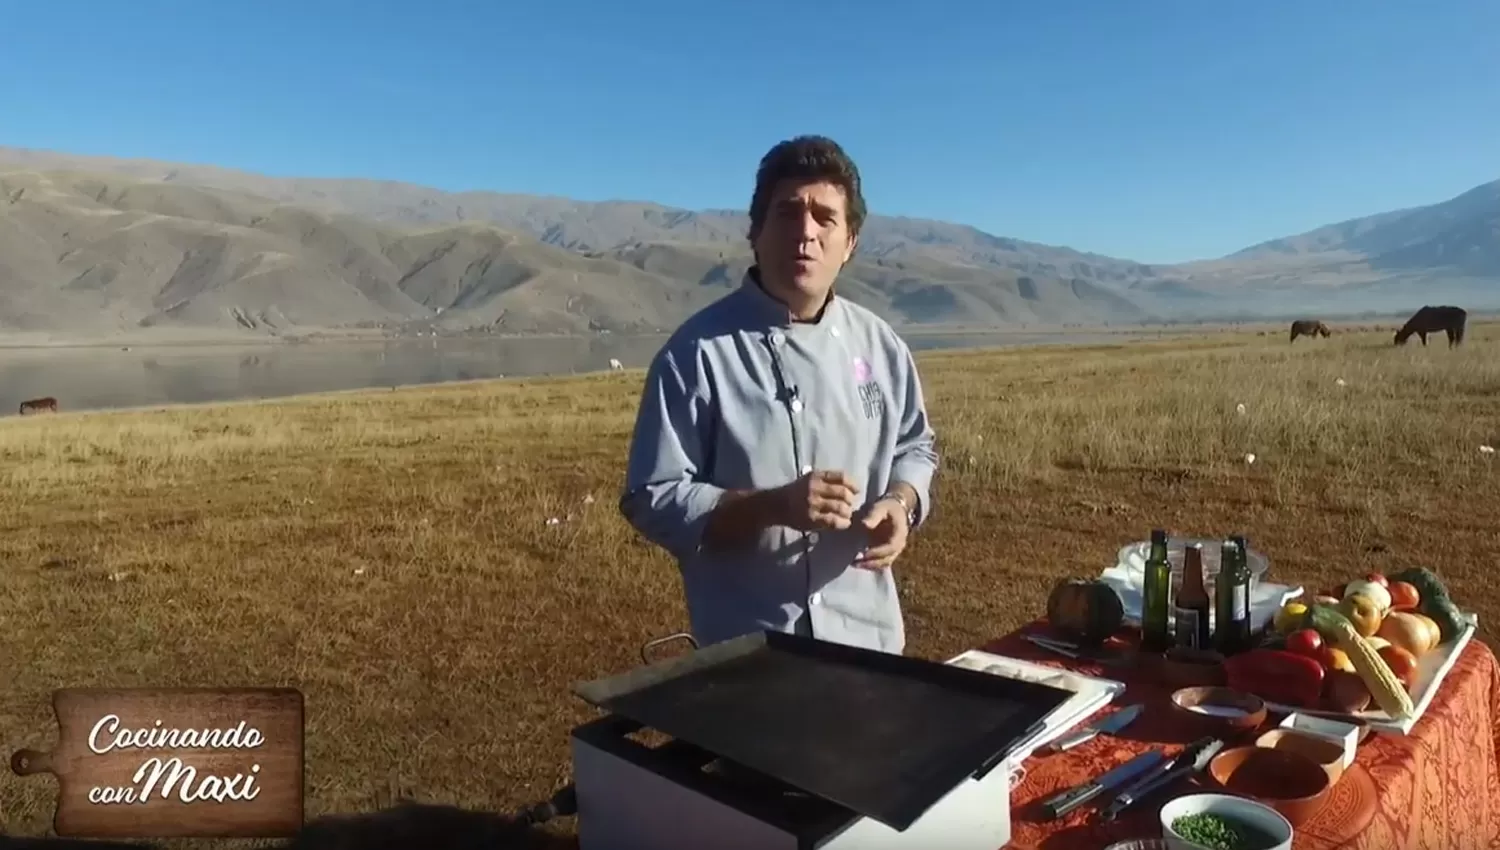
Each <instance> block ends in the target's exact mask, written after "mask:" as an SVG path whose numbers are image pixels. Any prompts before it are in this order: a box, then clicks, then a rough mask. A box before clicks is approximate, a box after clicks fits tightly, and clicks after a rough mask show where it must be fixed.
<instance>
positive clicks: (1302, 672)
mask: <svg viewBox="0 0 1500 850" xmlns="http://www.w3.org/2000/svg"><path fill="white" fill-rule="evenodd" d="M1224 672H1225V673H1226V674H1228V678H1229V687H1231V688H1233V689H1235V690H1237V691H1244V692H1246V693H1250V694H1255V695H1256V696H1258V697H1260V698H1261V699H1265V700H1270V701H1271V702H1278V703H1281V704H1282V705H1291V706H1297V707H1301V708H1315V707H1317V705H1318V703H1319V700H1320V699H1321V698H1322V694H1323V676H1324V670H1323V665H1321V664H1319V663H1318V662H1316V661H1314V660H1313V659H1311V658H1308V657H1306V656H1303V655H1297V654H1296V653H1292V652H1286V651H1284V650H1280V649H1252V650H1250V651H1249V652H1242V653H1239V654H1237V655H1231V656H1229V657H1228V658H1226V659H1224Z"/></svg>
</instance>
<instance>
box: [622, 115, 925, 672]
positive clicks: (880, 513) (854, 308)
mask: <svg viewBox="0 0 1500 850" xmlns="http://www.w3.org/2000/svg"><path fill="white" fill-rule="evenodd" d="M864 220H865V201H864V196H863V194H862V192H861V189H860V180H859V172H858V170H857V169H856V168H855V166H854V163H853V162H852V161H851V160H850V159H849V157H848V156H847V155H846V154H845V153H844V151H843V150H842V149H841V148H840V147H839V146H838V145H837V144H836V143H834V142H833V141H832V140H829V139H826V138H822V137H808V136H804V137H800V138H796V139H792V140H790V141H786V142H782V143H780V144H778V145H776V146H775V147H774V148H772V149H771V151H770V152H769V153H768V154H766V156H765V158H764V159H762V160H761V164H760V170H759V171H758V173H757V174H756V182H755V193H754V196H753V198H752V200H751V203H750V233H749V236H750V243H751V246H752V247H753V249H754V253H755V265H754V266H753V267H752V268H751V269H750V271H749V273H748V274H747V275H746V277H745V279H744V281H743V282H742V284H741V285H740V287H739V288H738V289H737V290H736V291H735V292H733V293H731V294H729V295H727V296H725V297H724V298H722V299H720V300H719V301H717V302H715V303H713V304H711V305H709V306H708V307H706V308H704V309H703V310H701V311H699V312H698V313H697V314H695V315H693V316H692V317H690V318H689V319H688V320H687V321H686V322H685V323H684V324H683V325H682V327H681V328H679V329H678V330H677V332H676V333H674V334H673V335H672V337H671V339H669V340H668V341H667V343H666V345H665V346H664V347H663V348H662V350H661V352H660V353H658V354H657V356H656V358H655V359H654V360H653V361H652V363H651V367H650V370H649V371H648V373H647V375H646V385H645V390H644V392H643V394H642V396H641V406H640V411H639V413H638V414H637V419H636V425H635V435H634V438H633V440H632V443H631V447H630V460H629V465H628V466H629V468H628V470H627V473H626V483H625V490H624V494H623V496H622V497H621V500H620V510H621V512H622V513H623V514H624V515H625V518H626V519H627V520H629V522H630V523H631V524H632V525H633V526H634V527H635V528H636V529H637V530H639V531H640V532H641V533H642V534H643V535H644V536H645V537H646V538H647V539H649V540H651V541H652V542H654V543H656V544H658V545H660V546H661V547H663V548H664V549H666V550H667V551H668V552H670V553H671V554H672V555H673V556H674V557H675V558H676V559H677V561H678V564H679V566H680V568H681V571H682V580H683V589H684V592H685V594H686V597H687V608H688V615H689V619H690V621H691V626H692V632H693V634H694V636H695V637H696V638H697V640H698V643H699V644H700V645H707V644H710V643H716V642H718V641H722V640H727V639H729V638H733V637H737V636H739V635H743V634H747V633H751V632H757V631H761V630H771V631H782V632H796V633H799V634H803V635H810V636H813V637H817V638H819V639H823V640H829V641H835V642H839V643H845V644H850V645H855V646H862V647H868V648H873V649H879V650H883V651H886V652H892V653H897V654H900V653H901V652H902V651H903V650H904V648H905V645H906V636H905V627H904V624H903V621H902V616H901V607H900V604H899V600H898V599H897V594H896V583H895V580H894V578H893V577H892V575H891V565H892V564H893V563H894V562H895V561H896V559H897V558H898V557H899V556H900V555H901V552H902V550H903V549H905V548H906V542H907V536H908V534H909V533H910V531H911V530H912V529H913V528H914V527H916V526H917V525H919V524H921V523H922V522H925V521H926V519H927V518H928V517H930V516H931V513H932V497H931V494H930V492H929V488H930V486H931V483H932V477H933V474H934V472H935V471H936V469H937V453H936V450H935V448H934V434H933V430H932V426H931V425H930V424H929V423H928V419H927V412H926V409H925V404H924V402H923V399H922V388H921V384H920V382H919V381H918V379H917V370H916V365H915V363H914V362H913V360H912V355H911V352H910V350H909V349H908V348H907V347H906V344H905V343H904V342H903V341H902V340H901V338H900V337H898V336H897V335H896V333H895V331H893V330H892V329H891V327H890V326H889V325H888V324H886V323H885V322H884V321H883V320H881V319H880V318H879V317H877V316H876V315H875V314H874V313H872V312H870V311H869V310H866V309H864V308H863V307H860V306H858V305H856V304H854V303H852V302H850V301H847V300H845V299H842V298H839V297H837V295H836V294H835V293H834V280H835V279H836V278H837V277H838V274H839V271H840V270H841V269H842V268H843V266H844V264H845V263H847V262H848V261H849V258H850V257H851V256H853V254H854V249H855V246H856V244H857V243H858V240H859V231H860V226H861V225H862V224H863V223H864Z"/></svg>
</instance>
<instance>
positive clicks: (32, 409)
mask: <svg viewBox="0 0 1500 850" xmlns="http://www.w3.org/2000/svg"><path fill="white" fill-rule="evenodd" d="M43 411H51V412H52V413H56V412H57V399H55V398H53V397H51V396H48V397H46V398H34V399H32V400H31V401H23V402H21V415H22V416H25V415H27V414H29V413H41V412H43Z"/></svg>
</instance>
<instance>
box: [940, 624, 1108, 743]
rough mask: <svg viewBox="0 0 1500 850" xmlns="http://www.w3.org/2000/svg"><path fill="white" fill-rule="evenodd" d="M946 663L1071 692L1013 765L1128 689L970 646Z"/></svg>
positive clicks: (1047, 718)
mask: <svg viewBox="0 0 1500 850" xmlns="http://www.w3.org/2000/svg"><path fill="white" fill-rule="evenodd" d="M946 663H948V664H953V665H955V666H958V667H964V668H967V669H969V670H978V671H979V672H981V673H989V674H991V675H994V676H1004V677H1006V678H1008V679H1021V680H1023V681H1028V682H1040V683H1042V684H1044V685H1051V686H1052V687H1055V688H1062V689H1064V690H1068V691H1072V692H1073V696H1071V697H1069V698H1068V700H1067V701H1066V702H1064V703H1063V704H1062V705H1060V706H1058V707H1057V708H1055V709H1053V710H1052V713H1051V714H1049V715H1047V716H1046V717H1045V718H1044V719H1043V723H1044V728H1043V729H1042V731H1041V733H1039V734H1038V735H1037V737H1035V738H1033V739H1032V740H1031V741H1030V742H1028V743H1025V744H1022V745H1021V746H1020V747H1018V748H1017V749H1016V751H1015V752H1014V753H1012V754H1011V756H1010V762H1011V764H1016V765H1019V764H1020V763H1021V762H1022V761H1024V760H1025V759H1027V758H1028V757H1030V756H1031V754H1032V753H1034V752H1036V751H1037V750H1038V749H1040V748H1042V747H1044V746H1046V745H1047V744H1050V743H1052V742H1053V741H1055V740H1057V739H1058V738H1061V737H1062V736H1063V735H1065V734H1067V733H1068V732H1069V731H1071V730H1072V729H1074V728H1075V727H1076V726H1078V724H1079V723H1081V722H1083V721H1084V720H1085V719H1086V718H1088V717H1089V716H1090V715H1092V714H1093V713H1094V712H1096V711H1098V710H1099V709H1101V708H1103V707H1105V706H1106V705H1109V704H1110V703H1111V702H1112V701H1114V699H1115V697H1117V696H1119V695H1120V694H1122V693H1124V692H1125V683H1124V682H1117V681H1115V680H1113V679H1101V678H1099V677H1097V676H1085V675H1083V674H1082V673H1075V672H1073V671H1071V670H1060V669H1057V668H1055V667H1048V666H1046V665H1043V664H1037V663H1036V662H1034V661H1023V660H1021V659H1019V658H1010V657H1009V656H1005V655H995V654H993V653H989V652H982V651H980V650H978V649H971V650H969V651H968V652H965V653H963V654H962V655H958V656H955V657H953V658H950V659H949V660H948V661H947V662H946Z"/></svg>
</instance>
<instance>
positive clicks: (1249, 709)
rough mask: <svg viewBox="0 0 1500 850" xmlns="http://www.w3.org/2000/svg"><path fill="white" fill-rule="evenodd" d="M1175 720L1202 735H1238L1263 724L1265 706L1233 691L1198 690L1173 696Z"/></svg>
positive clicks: (1217, 689) (1219, 689)
mask: <svg viewBox="0 0 1500 850" xmlns="http://www.w3.org/2000/svg"><path fill="white" fill-rule="evenodd" d="M1172 706H1173V708H1174V709H1175V711H1176V714H1177V716H1178V717H1179V718H1180V719H1182V720H1183V721H1184V722H1185V723H1186V724H1187V725H1189V726H1191V727H1192V728H1193V729H1194V730H1195V731H1199V732H1200V733H1201V734H1203V735H1221V736H1222V735H1237V734H1240V733H1242V732H1248V731H1250V730H1252V729H1257V728H1259V727H1260V725H1261V724H1262V723H1265V722H1266V703H1265V700H1263V699H1261V698H1260V697H1258V696H1255V695H1254V694H1247V693H1245V692H1244V691H1236V690H1234V689H1232V688H1223V687H1217V686H1200V687H1196V688H1182V689H1180V690H1177V691H1174V692H1173V693H1172Z"/></svg>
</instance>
